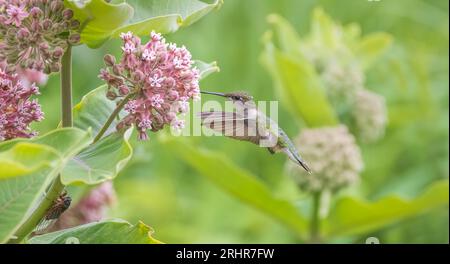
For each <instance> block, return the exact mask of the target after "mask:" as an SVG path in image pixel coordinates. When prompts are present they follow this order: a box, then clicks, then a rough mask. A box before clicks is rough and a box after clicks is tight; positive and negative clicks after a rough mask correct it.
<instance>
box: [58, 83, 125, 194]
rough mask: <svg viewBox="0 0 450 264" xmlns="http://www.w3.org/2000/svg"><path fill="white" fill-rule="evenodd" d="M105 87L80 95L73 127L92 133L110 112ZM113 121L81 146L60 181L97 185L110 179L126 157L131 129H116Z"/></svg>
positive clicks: (74, 114)
mask: <svg viewBox="0 0 450 264" xmlns="http://www.w3.org/2000/svg"><path fill="white" fill-rule="evenodd" d="M106 90H107V86H106V85H103V86H100V87H98V88H96V89H94V90H92V91H91V92H89V93H88V94H87V95H85V96H84V97H83V99H82V100H81V102H80V103H78V104H77V105H76V106H75V107H74V110H73V116H74V126H75V127H78V128H81V129H89V128H92V130H93V135H96V134H97V133H98V132H99V131H100V129H101V127H102V126H103V125H104V124H105V122H106V120H107V119H108V117H109V116H110V115H111V113H112V112H113V111H114V109H115V107H116V104H115V103H114V102H113V101H111V100H109V99H107V98H106ZM116 125H117V120H115V121H113V123H112V124H111V125H110V127H109V129H108V130H107V131H106V133H105V135H104V137H103V138H102V139H101V140H99V141H97V142H96V143H94V144H92V145H90V146H89V147H87V148H85V149H83V151H81V152H80V153H79V154H78V155H76V156H75V157H74V158H72V159H71V160H70V161H69V162H68V164H67V166H66V167H65V168H64V170H63V172H62V174H61V181H62V182H63V183H64V184H66V185H68V184H76V183H84V184H98V183H101V182H103V181H106V180H111V179H113V178H115V177H116V176H117V174H118V173H119V172H120V170H122V169H123V167H124V166H125V165H126V164H127V162H128V161H129V160H130V158H131V156H132V154H133V149H132V147H131V145H130V143H129V142H128V139H129V137H130V134H131V130H129V131H128V132H127V133H124V134H121V133H119V132H116V131H115V129H116Z"/></svg>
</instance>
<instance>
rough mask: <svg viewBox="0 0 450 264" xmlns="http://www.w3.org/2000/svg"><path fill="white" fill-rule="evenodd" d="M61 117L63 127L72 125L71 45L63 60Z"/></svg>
mask: <svg viewBox="0 0 450 264" xmlns="http://www.w3.org/2000/svg"><path fill="white" fill-rule="evenodd" d="M61 64H62V68H61V118H62V126H63V127H71V126H72V48H71V46H69V47H68V48H67V50H66V52H65V53H64V56H63V57H62V60H61Z"/></svg>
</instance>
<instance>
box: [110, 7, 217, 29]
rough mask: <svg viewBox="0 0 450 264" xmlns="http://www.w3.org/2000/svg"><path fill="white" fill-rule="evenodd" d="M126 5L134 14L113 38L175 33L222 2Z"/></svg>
mask: <svg viewBox="0 0 450 264" xmlns="http://www.w3.org/2000/svg"><path fill="white" fill-rule="evenodd" d="M127 3H128V4H130V5H131V6H133V7H134V9H135V11H136V13H135V15H134V17H133V19H132V20H131V21H130V24H128V25H126V26H123V27H121V28H118V29H117V30H115V32H114V33H113V36H114V37H118V36H119V35H120V33H122V32H127V31H131V32H134V34H137V35H148V34H149V33H150V32H151V31H152V30H155V31H157V32H161V33H171V32H174V31H177V30H178V29H179V28H181V27H187V26H189V25H192V24H193V23H195V22H197V21H198V20H199V19H201V18H202V17H203V16H205V15H206V14H208V13H209V12H211V11H212V10H214V9H217V8H220V6H221V5H222V3H223V0H215V1H214V2H213V3H212V4H207V3H205V2H202V1H199V0H164V1H161V0H127Z"/></svg>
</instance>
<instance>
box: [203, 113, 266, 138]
mask: <svg viewBox="0 0 450 264" xmlns="http://www.w3.org/2000/svg"><path fill="white" fill-rule="evenodd" d="M198 116H199V117H200V118H201V120H202V125H203V126H205V127H208V128H210V129H212V130H214V131H217V132H219V133H221V134H222V135H224V136H226V137H229V138H233V139H237V140H242V141H248V142H251V143H253V144H257V145H258V144H259V142H260V140H261V139H262V138H263V137H262V136H261V134H260V133H259V129H258V126H257V124H256V119H252V118H248V117H246V116H244V115H242V114H240V113H236V112H233V113H230V112H200V113H198Z"/></svg>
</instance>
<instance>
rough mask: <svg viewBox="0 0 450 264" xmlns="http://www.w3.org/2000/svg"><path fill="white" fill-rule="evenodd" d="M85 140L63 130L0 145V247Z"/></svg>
mask: <svg viewBox="0 0 450 264" xmlns="http://www.w3.org/2000/svg"><path fill="white" fill-rule="evenodd" d="M89 139H90V136H89V133H88V132H85V131H81V130H79V129H75V128H63V129H57V130H54V131H52V132H50V133H48V134H45V135H43V136H41V137H37V138H33V139H16V140H10V141H6V142H2V143H0V243H1V242H5V241H7V240H8V239H10V238H11V236H12V235H13V234H14V232H15V231H16V229H17V228H18V226H19V225H20V224H21V223H22V222H23V221H24V220H25V219H26V217H27V216H28V214H29V213H30V212H31V210H32V206H34V205H35V204H36V202H37V201H38V200H39V199H41V197H42V194H43V193H44V190H45V188H46V187H47V186H48V183H49V182H50V181H51V180H53V179H54V177H56V175H57V174H58V173H59V172H60V171H61V170H62V169H63V167H64V165H65V163H66V162H67V160H68V159H69V158H71V157H72V156H73V155H75V153H77V152H78V151H79V150H80V149H82V148H83V147H85V146H87V144H88V143H89Z"/></svg>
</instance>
